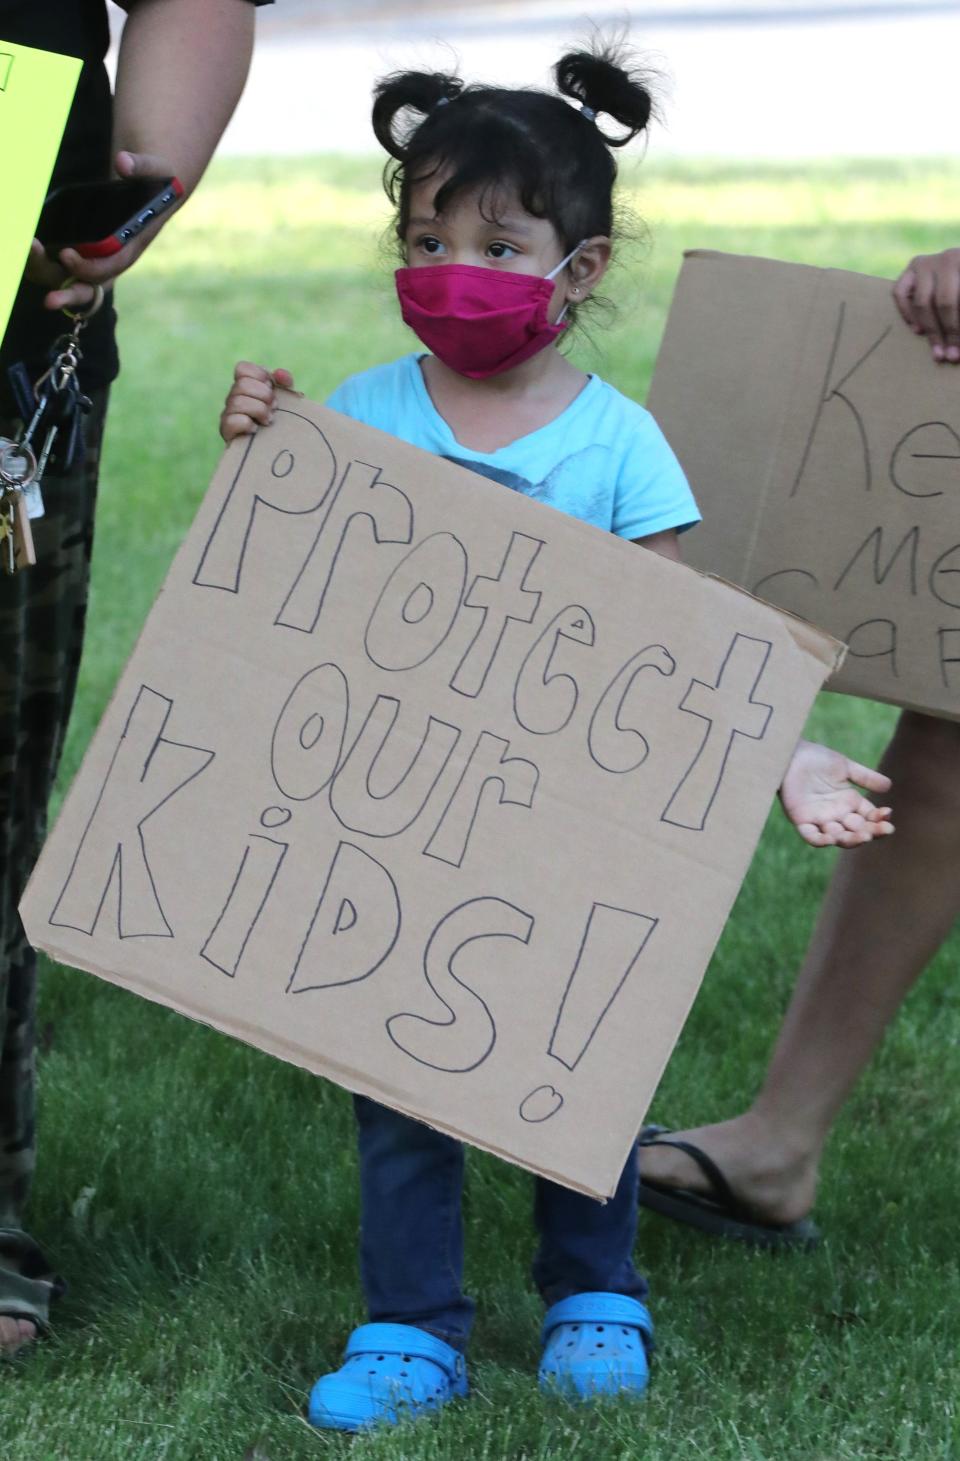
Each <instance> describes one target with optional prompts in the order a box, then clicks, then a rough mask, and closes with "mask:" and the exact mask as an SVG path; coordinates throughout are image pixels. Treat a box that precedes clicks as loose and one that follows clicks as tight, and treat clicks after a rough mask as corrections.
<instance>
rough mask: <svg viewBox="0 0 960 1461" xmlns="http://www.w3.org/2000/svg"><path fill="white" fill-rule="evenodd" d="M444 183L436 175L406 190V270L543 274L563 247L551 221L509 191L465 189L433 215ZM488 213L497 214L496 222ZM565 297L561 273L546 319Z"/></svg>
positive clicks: (559, 306)
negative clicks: (464, 268) (462, 268)
mask: <svg viewBox="0 0 960 1461" xmlns="http://www.w3.org/2000/svg"><path fill="white" fill-rule="evenodd" d="M443 181H444V179H443V175H442V174H438V175H436V176H434V177H432V178H428V179H427V180H426V181H424V182H421V183H415V184H414V186H413V187H412V188H411V190H410V220H409V223H408V225H407V232H406V238H405V240H404V246H405V249H406V255H407V264H408V266H409V267H410V268H414V269H415V268H418V267H421V266H425V265H436V264H473V265H476V266H479V267H480V268H485V269H500V270H505V271H506V272H507V273H510V274H537V275H539V276H540V277H541V278H543V277H544V276H545V275H547V274H549V273H550V271H551V270H552V269H555V268H556V267H557V265H558V264H559V263H560V261H561V259H562V258H563V256H564V253H565V250H564V248H563V245H562V243H561V241H560V239H559V238H558V237H557V233H556V230H555V229H554V227H553V224H552V223H550V222H549V221H548V220H547V219H546V218H535V217H534V216H533V214H531V213H527V212H525V211H524V209H523V208H522V207H521V204H520V200H519V199H518V198H517V197H516V195H515V194H514V193H513V192H512V191H510V190H501V191H500V192H498V193H496V194H494V195H491V193H490V191H489V189H488V190H484V189H483V188H482V187H480V188H476V189H474V190H472V191H469V192H468V191H466V190H464V191H462V192H459V193H457V194H456V195H455V197H454V199H453V201H452V203H451V204H450V206H449V208H448V209H447V210H446V212H444V213H443V214H442V215H439V216H438V215H437V214H436V213H435V212H434V207H433V200H434V198H435V197H436V195H437V192H438V191H439V189H440V188H441V187H442V185H443ZM481 205H483V211H481ZM484 213H486V214H487V215H488V216H486V217H485V216H484ZM489 215H496V222H493V221H492V220H491V217H490V216H489ZM565 272H566V271H564V273H565ZM566 297H567V285H566V283H565V282H563V276H562V275H561V276H560V278H558V279H557V281H556V284H555V288H554V296H553V299H552V301H551V307H550V310H549V314H550V317H551V318H552V317H553V316H554V315H555V314H558V313H559V311H560V310H561V308H562V307H563V304H564V303H565V301H566Z"/></svg>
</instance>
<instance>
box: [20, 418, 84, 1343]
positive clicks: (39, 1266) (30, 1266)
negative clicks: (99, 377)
mask: <svg viewBox="0 0 960 1461" xmlns="http://www.w3.org/2000/svg"><path fill="white" fill-rule="evenodd" d="M107 394H108V393H107V392H106V391H99V392H97V393H95V395H94V405H93V410H92V412H91V414H90V416H89V417H88V418H87V422H86V426H87V452H86V460H85V461H83V462H81V463H78V465H77V466H76V467H75V468H74V469H73V470H72V471H71V472H70V473H68V474H66V475H64V476H52V475H50V476H47V477H46V478H45V479H44V483H43V499H44V506H45V508H46V513H45V515H44V517H43V518H40V519H37V520H35V521H34V523H33V534H34V540H35V542H36V548H37V563H36V566H35V567H34V568H29V569H26V570H24V571H22V572H20V573H18V574H16V575H15V576H13V577H12V578H11V577H7V575H6V574H2V575H0V1314H16V1315H19V1316H22V1317H25V1318H31V1319H35V1320H37V1321H38V1322H39V1323H43V1322H45V1321H46V1318H47V1314H48V1309H49V1304H50V1299H51V1297H52V1295H53V1294H54V1293H55V1292H56V1291H57V1288H58V1286H59V1281H58V1280H57V1278H56V1277H55V1275H54V1274H53V1273H52V1272H51V1269H50V1265H49V1263H48V1262H47V1260H46V1259H45V1257H44V1255H43V1253H42V1252H41V1250H40V1249H39V1248H38V1247H37V1245H36V1244H35V1243H34V1242H33V1240H32V1239H31V1238H30V1237H28V1235H27V1234H26V1233H25V1232H24V1230H23V1227H22V1215H23V1208H24V1204H25V1202H26V1199H27V1195H28V1192H29V1188H30V1181H31V1177H32V1175H33V1169H34V1163H35V1065H36V1049H35V1028H36V1025H35V1011H36V954H35V953H34V951H33V949H31V948H30V946H29V944H28V943H27V941H26V938H25V936H24V932H23V926H22V924H21V922H20V917H19V914H18V913H17V904H18V903H19V901H20V896H21V894H22V892H23V889H24V886H25V884H26V881H27V878H28V877H29V875H30V871H31V869H32V867H33V864H34V862H35V861H36V858H37V855H38V853H39V851H40V846H41V844H42V842H43V837H44V832H45V828H46V815H47V802H48V800H49V797H50V792H51V789H52V786H53V779H54V776H55V774H56V769H57V763H58V761H59V759H60V752H61V749H62V747H63V739H64V735H65V733H66V728H67V721H68V720H69V717H70V707H71V705H72V703H73V692H74V689H75V687H76V682H77V670H78V668H79V664H80V651H81V647H82V642H83V628H84V620H85V617H86V607H87V586H88V582H89V576H90V552H91V548H92V545H93V513H94V506H95V503H96V492H97V472H98V467H99V458H100V441H101V437H102V434H103V422H104V417H105V415H106V408H107ZM10 425H11V423H10V422H4V421H3V420H0V432H2V433H3V434H5V435H6V434H9V430H10Z"/></svg>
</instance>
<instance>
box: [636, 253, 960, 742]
mask: <svg viewBox="0 0 960 1461" xmlns="http://www.w3.org/2000/svg"><path fill="white" fill-rule="evenodd" d="M890 290H891V286H890V283H889V281H887V280H883V279H871V278H867V277H866V276H864V275H860V274H848V273H843V272H841V271H839V270H834V269H811V268H807V267H804V266H802V265H798V264H778V263H774V262H772V261H771V260H769V259H750V258H737V257H734V256H732V255H727V254H713V253H691V254H688V255H687V258H686V261H685V263H684V265H683V269H682V271H681V274H680V279H679V282H678V284H677V289H676V294H675V296H674V300H673V305H672V308H671V311H670V316H669V319H668V321H667V329H666V334H665V335H664V339H663V344H662V347H661V350H660V355H659V358H658V360H657V366H656V371H655V374H654V378H653V384H652V386H651V389H650V397H649V402H648V404H649V406H650V409H651V411H652V412H653V414H654V415H655V416H656V418H657V420H658V421H659V423H660V425H661V426H662V427H663V430H664V432H665V434H666V436H667V439H668V440H669V441H670V443H671V445H672V446H673V448H674V450H675V451H676V453H677V455H678V456H679V458H680V461H681V462H682V464H683V467H684V469H685V471H686V472H687V475H688V477H689V479H690V483H691V486H692V487H693V490H694V493H695V495H696V497H697V500H698V502H699V504H700V509H701V511H702V513H703V517H704V525H703V527H702V528H700V529H698V530H697V532H696V533H692V534H691V535H690V542H689V552H688V554H687V556H688V557H689V559H690V561H691V562H692V563H694V564H695V565H696V566H697V567H698V568H702V569H704V570H707V571H709V572H711V573H718V574H720V575H721V576H722V577H723V578H726V579H729V580H731V581H732V582H734V583H739V584H743V585H744V587H746V588H748V589H749V590H750V591H751V593H755V594H758V595H760V596H761V597H762V598H765V599H769V600H770V601H771V602H773V603H775V604H779V605H781V606H782V607H784V608H786V609H789V610H791V611H792V612H794V613H796V614H800V615H802V616H803V618H805V619H808V620H810V621H811V623H814V624H821V625H823V626H824V627H825V628H826V629H829V630H830V632H831V633H832V634H835V635H836V636H837V637H838V638H839V639H842V640H844V641H846V643H847V644H848V646H849V654H848V657H847V659H846V661H845V662H844V666H843V669H842V670H841V672H840V673H839V675H837V676H836V678H835V679H833V680H831V682H830V686H829V688H830V689H831V690H842V691H845V692H846V693H848V694H851V695H867V696H871V697H872V698H874V699H877V700H888V701H891V702H892V703H893V704H895V705H905V706H912V707H914V708H915V709H918V710H926V711H929V712H930V713H931V714H934V715H939V716H945V717H947V718H950V719H960V370H958V369H956V368H953V367H950V366H938V365H937V364H936V363H935V362H934V361H933V359H932V358H931V354H930V346H929V344H928V343H927V341H926V340H924V339H922V338H920V337H917V336H916V335H914V334H913V333H912V332H911V331H910V330H908V329H907V328H906V326H905V325H904V324H903V322H902V320H901V319H900V316H899V315H898V314H897V313H896V311H895V309H894V305H893V300H892V298H891V293H890Z"/></svg>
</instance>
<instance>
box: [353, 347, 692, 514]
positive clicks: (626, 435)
mask: <svg viewBox="0 0 960 1461" xmlns="http://www.w3.org/2000/svg"><path fill="white" fill-rule="evenodd" d="M420 359H421V357H420V356H419V355H405V356H403V358H402V359H400V360H395V361H394V362H393V363H392V364H390V365H377V366H374V367H373V369H372V370H365V371H363V372H362V373H361V374H360V375H354V376H351V377H350V379H349V380H346V381H344V383H343V385H341V386H338V387H337V389H336V390H335V391H334V393H333V395H332V396H331V397H330V398H329V400H328V401H327V405H328V406H330V407H332V408H333V410H335V411H342V412H343V413H344V415H346V416H351V417H353V419H354V420H355V421H362V422H364V423H365V424H366V425H367V426H376V427H378V428H379V429H380V430H381V431H388V432H390V434H391V436H398V437H400V438H401V440H403V441H407V442H410V444H411V445H412V446H419V447H422V448H423V449H424V450H425V451H429V452H433V453H434V454H435V455H436V456H439V457H445V458H446V460H447V461H449V462H455V463H456V464H457V466H459V467H468V468H469V469H470V470H471V471H473V472H479V473H480V474H481V475H482V476H484V477H490V478H492V480H493V481H494V482H500V483H501V484H502V485H503V486H504V487H510V488H512V489H513V491H515V492H522V493H524V495H525V496H527V497H532V498H534V499H535V500H536V501H537V502H545V503H548V504H549V506H551V507H556V508H559V510H560V511H561V512H567V513H569V514H570V515H571V516H572V517H578V518H580V520H581V521H582V522H586V523H592V524H593V525H594V526H595V527H598V528H604V529H605V530H606V531H607V532H610V533H616V534H617V536H618V537H620V538H646V537H649V536H650V534H651V533H662V532H665V531H666V530H667V529H668V528H677V529H680V530H682V529H683V528H689V527H692V526H693V524H694V523H697V522H699V521H700V514H699V512H698V511H697V504H696V502H695V501H694V499H693V493H692V492H691V491H690V487H689V485H688V483H687V479H686V477H685V476H684V475H683V470H682V468H681V466H680V463H679V462H678V461H677V459H676V457H675V456H674V454H673V452H672V451H671V449H670V447H669V446H668V444H667V441H666V438H665V437H664V435H663V432H662V431H661V430H660V428H659V426H658V425H657V423H656V422H655V421H654V419H653V417H652V416H651V415H650V413H649V411H645V410H644V408H643V407H642V406H638V405H637V404H636V402H635V401H631V400H628V398H627V397H626V396H623V395H621V394H620V392H619V391H617V390H614V388H613V386H610V385H607V383H606V381H602V380H601V379H600V378H599V376H596V375H591V376H590V377H589V379H588V380H587V383H586V385H585V386H584V388H583V390H582V391H581V392H580V394H579V395H578V396H577V397H576V399H575V400H573V401H571V402H570V405H569V406H567V408H566V410H564V411H561V413H560V415H559V416H557V417H556V418H555V419H554V420H553V421H550V422H548V423H547V425H546V426H541V427H540V428H539V430H537V431H531V432H530V433H529V435H527V436H521V437H520V438H519V439H518V440H517V441H512V442H510V444H509V446H501V447H498V448H497V450H496V451H491V452H479V451H472V450H471V449H470V447H468V446H461V444H460V442H458V441H457V439H456V437H455V436H454V434H453V432H452V431H451V430H450V427H449V426H448V425H447V423H446V421H444V419H443V417H442V416H441V415H440V413H439V412H438V411H437V408H436V407H435V406H434V404H433V401H432V400H431V399H430V393H429V391H428V390H427V387H426V383H425V381H424V378H423V372H422V371H421V369H420Z"/></svg>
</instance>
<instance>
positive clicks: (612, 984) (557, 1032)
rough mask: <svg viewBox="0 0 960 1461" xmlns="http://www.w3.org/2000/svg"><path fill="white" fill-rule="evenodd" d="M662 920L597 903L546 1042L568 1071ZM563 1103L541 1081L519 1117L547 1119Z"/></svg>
mask: <svg viewBox="0 0 960 1461" xmlns="http://www.w3.org/2000/svg"><path fill="white" fill-rule="evenodd" d="M657 923H658V920H657V919H656V918H651V917H649V916H648V915H647V914H646V913H633V912H631V911H630V909H629V908H612V907H611V906H610V904H608V903H594V905H593V907H592V908H591V910H590V916H589V918H588V919H587V926H586V928H585V930H584V934H583V938H582V940H581V942H580V948H579V950H578V952H577V958H576V962H575V964H574V966H573V972H572V974H571V975H570V978H569V979H568V980H567V987H566V989H565V990H564V992H563V999H562V1000H561V1001H560V1008H559V1010H558V1011H557V1018H556V1022H555V1023H554V1026H553V1033H552V1034H551V1036H550V1043H549V1044H548V1046H547V1054H548V1055H550V1056H552V1058H553V1059H554V1060H558V1061H559V1062H560V1064H561V1065H564V1066H566V1068H567V1070H570V1071H573V1070H576V1068H577V1066H578V1065H579V1064H580V1061H581V1060H582V1059H583V1057H584V1055H585V1054H586V1052H587V1050H588V1049H589V1048H590V1044H591V1041H592V1040H593V1038H594V1036H595V1035H596V1033H597V1031H598V1030H599V1028H600V1026H601V1024H602V1023H603V1021H604V1019H605V1017H606V1016H607V1014H608V1013H609V1011H610V1008H611V1006H612V1005H613V1004H614V1003H615V1001H616V998H617V995H618V994H619V993H620V991H621V989H622V988H623V986H624V984H625V983H626V982H627V979H628V977H629V976H630V973H631V972H632V970H633V969H634V968H635V966H636V964H637V961H638V960H639V958H640V955H641V954H642V953H643V951H644V949H645V948H646V946H647V944H648V942H649V940H650V935H651V934H652V933H653V930H654V929H655V928H656V926H657ZM562 1105H563V1095H562V1093H561V1092H560V1091H558V1090H557V1089H556V1088H555V1087H554V1086H552V1085H545V1086H537V1087H536V1089H535V1090H533V1091H531V1092H530V1094H529V1095H528V1096H525V1097H524V1099H523V1101H522V1102H521V1103H520V1116H521V1118H522V1119H523V1120H524V1121H529V1122H533V1123H536V1122H540V1121H548V1120H549V1119H550V1117H551V1116H555V1115H556V1113H557V1112H558V1111H559V1110H560V1107H561V1106H562Z"/></svg>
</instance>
